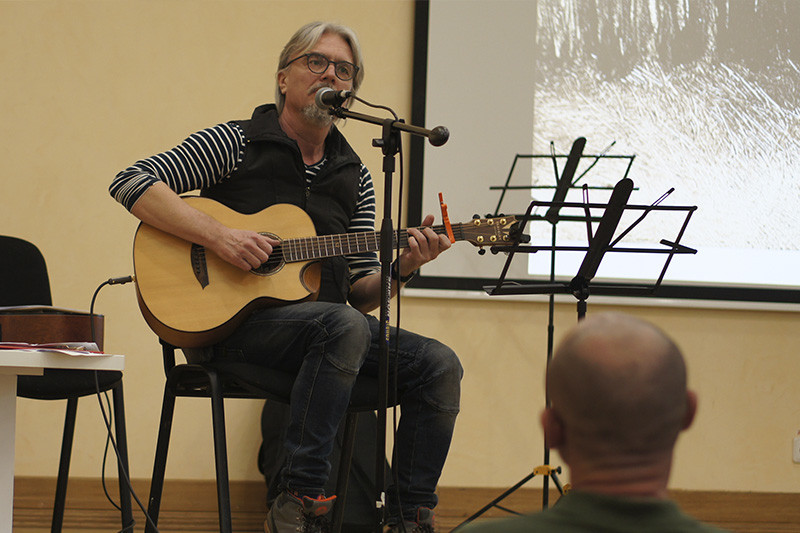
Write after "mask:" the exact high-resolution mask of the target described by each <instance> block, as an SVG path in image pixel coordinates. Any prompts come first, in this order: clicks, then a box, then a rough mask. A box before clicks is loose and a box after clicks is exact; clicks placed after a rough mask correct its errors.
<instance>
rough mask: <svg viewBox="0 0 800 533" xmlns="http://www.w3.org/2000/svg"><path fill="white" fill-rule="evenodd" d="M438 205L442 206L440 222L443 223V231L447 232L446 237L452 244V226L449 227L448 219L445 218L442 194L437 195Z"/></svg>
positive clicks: (445, 206) (453, 240)
mask: <svg viewBox="0 0 800 533" xmlns="http://www.w3.org/2000/svg"><path fill="white" fill-rule="evenodd" d="M439 205H440V206H442V222H443V223H444V229H445V230H447V237H448V238H449V239H450V243H451V244H452V243H454V242H456V238H455V237H454V236H453V226H451V225H450V217H448V216H447V204H446V203H444V198H443V197H442V193H439Z"/></svg>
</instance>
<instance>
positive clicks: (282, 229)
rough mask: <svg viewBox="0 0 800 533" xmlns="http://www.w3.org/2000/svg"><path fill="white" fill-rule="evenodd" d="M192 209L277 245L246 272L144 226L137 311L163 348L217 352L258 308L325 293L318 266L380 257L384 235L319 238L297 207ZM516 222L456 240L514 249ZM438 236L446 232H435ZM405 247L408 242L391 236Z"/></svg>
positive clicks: (138, 241) (475, 227) (465, 227)
mask: <svg viewBox="0 0 800 533" xmlns="http://www.w3.org/2000/svg"><path fill="white" fill-rule="evenodd" d="M184 200H185V201H187V202H189V203H190V204H191V205H192V207H194V208H196V209H198V210H200V211H202V212H204V213H206V214H208V215H210V216H212V217H213V218H215V219H216V220H218V221H219V222H221V223H223V224H225V225H226V226H229V227H235V228H240V229H248V230H252V231H257V232H259V233H262V234H263V235H268V236H270V237H273V238H275V239H277V240H279V241H280V244H279V245H278V246H276V247H274V249H273V252H272V254H271V255H270V257H269V260H268V261H267V262H266V263H264V264H263V265H261V266H260V267H258V268H254V269H252V270H250V271H244V270H241V269H239V268H236V267H234V266H233V265H231V264H230V263H228V262H226V261H224V260H222V259H220V258H219V257H218V256H217V255H216V254H214V253H210V252H209V253H206V250H205V248H204V247H202V246H199V245H197V244H193V243H190V242H188V241H185V240H183V239H181V238H179V237H175V236H173V235H171V234H169V233H166V232H164V231H161V230H159V229H156V228H154V227H153V226H150V225H148V224H145V223H141V224H140V225H139V227H138V229H137V230H136V235H135V237H134V244H133V263H134V273H135V281H136V295H137V299H138V301H139V308H140V309H141V312H142V315H143V316H144V318H145V321H146V322H147V324H148V325H149V326H150V328H151V329H152V330H153V331H154V332H155V333H156V334H157V335H158V336H159V337H160V338H161V339H163V340H164V341H166V342H168V343H170V344H173V345H175V346H180V347H184V348H194V347H201V346H208V345H210V344H214V343H216V342H218V341H220V340H222V339H224V338H225V337H227V336H228V335H230V334H231V333H232V332H233V330H234V329H235V328H236V327H237V326H238V325H239V324H241V322H242V321H243V320H244V319H245V318H246V317H247V315H248V314H249V313H250V312H251V311H253V310H254V309H256V308H260V307H264V306H274V305H285V304H289V303H294V302H300V301H304V300H310V299H314V298H315V297H316V295H317V293H318V291H319V288H320V264H319V260H320V259H324V258H326V257H335V256H340V255H347V254H355V253H360V252H373V251H377V250H378V249H379V247H380V233H379V232H361V233H345V234H340V235H320V236H316V235H315V229H314V224H313V222H312V221H311V219H310V218H309V216H308V214H306V213H305V211H303V210H302V209H300V208H299V207H297V206H294V205H290V204H276V205H273V206H270V207H268V208H266V209H264V210H263V211H260V212H258V213H255V214H251V215H244V214H241V213H238V212H236V211H234V210H232V209H230V208H228V207H226V206H225V205H223V204H221V203H219V202H216V201H214V200H211V199H208V198H201V197H185V198H184ZM515 224H516V219H515V218H514V217H513V216H506V217H496V218H475V219H473V220H471V221H470V222H467V223H463V224H452V226H451V228H452V230H451V231H452V239H451V240H455V241H461V240H465V241H469V242H471V243H472V244H474V245H475V246H479V247H483V246H502V245H511V244H512V242H513V239H512V238H511V232H512V231H513V230H514V229H516V226H515ZM432 228H433V230H434V231H435V232H436V233H438V234H440V235H448V234H449V232H448V227H446V226H444V225H442V226H432ZM393 237H394V240H395V246H396V245H397V244H398V241H399V245H400V247H401V248H403V247H406V246H407V243H408V234H407V232H406V231H405V230H400V231H397V232H395V234H394V236H393Z"/></svg>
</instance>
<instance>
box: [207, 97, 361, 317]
mask: <svg viewBox="0 0 800 533" xmlns="http://www.w3.org/2000/svg"><path fill="white" fill-rule="evenodd" d="M236 124H238V125H239V127H241V128H242V131H244V135H245V142H246V147H245V150H244V158H243V160H242V161H241V162H240V163H239V164H238V165H237V166H236V168H235V169H234V171H233V172H232V173H231V175H230V177H229V178H227V179H225V180H223V181H221V182H219V183H217V184H216V185H213V186H212V187H209V188H206V189H204V190H203V191H201V195H202V196H205V197H208V198H213V199H214V200H217V201H218V202H221V203H223V204H225V205H226V206H228V207H230V208H231V209H233V210H235V211H238V212H240V213H245V214H252V213H257V212H259V211H261V210H263V209H265V208H267V207H269V206H271V205H273V204H279V203H286V204H294V205H296V206H298V207H300V208H302V209H303V210H304V211H305V212H306V213H308V215H309V216H310V217H311V220H312V221H313V222H314V227H315V229H316V232H317V235H330V234H339V233H346V232H347V228H348V226H349V225H350V219H351V218H352V216H353V214H354V212H355V209H356V203H357V201H358V192H359V191H358V187H359V181H360V178H361V160H360V159H359V157H358V155H356V153H355V152H354V151H353V149H352V148H351V147H350V145H349V144H348V143H347V141H346V140H345V138H344V136H342V134H341V133H340V132H339V130H337V129H336V127H333V128H331V132H330V134H329V135H328V138H327V139H326V140H325V158H326V163H325V165H324V166H323V168H322V170H321V171H320V172H319V174H318V175H317V176H316V177H315V178H314V180H313V182H312V183H311V185H310V186H307V185H306V176H305V164H304V163H303V157H302V155H301V154H300V149H299V148H298V146H297V143H296V142H295V141H294V140H293V139H290V138H289V137H287V136H286V134H285V133H284V132H283V130H282V129H281V128H280V125H279V124H278V113H277V110H276V109H275V106H274V105H273V104H266V105H262V106H259V107H257V108H256V109H255V111H253V117H252V118H251V119H250V120H242V121H237V122H236ZM264 230H265V231H268V230H269V228H264ZM349 291H350V283H349V269H348V267H347V261H346V260H345V259H344V257H335V258H331V259H326V260H324V261H323V265H322V287H321V289H320V294H319V298H318V299H319V300H320V301H326V302H339V303H344V302H346V301H347V295H348V293H349Z"/></svg>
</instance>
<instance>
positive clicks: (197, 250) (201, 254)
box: [191, 243, 208, 289]
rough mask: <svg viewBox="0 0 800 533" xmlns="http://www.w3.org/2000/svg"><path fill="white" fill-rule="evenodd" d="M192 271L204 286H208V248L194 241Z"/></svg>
mask: <svg viewBox="0 0 800 533" xmlns="http://www.w3.org/2000/svg"><path fill="white" fill-rule="evenodd" d="M191 259H192V272H194V277H195V279H196V280H197V281H198V283H200V286H201V287H202V288H204V289H205V288H206V287H208V265H207V264H206V249H205V247H203V246H200V245H199V244H194V243H192V250H191Z"/></svg>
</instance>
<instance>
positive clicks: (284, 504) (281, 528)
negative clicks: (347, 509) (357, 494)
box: [264, 492, 336, 533]
mask: <svg viewBox="0 0 800 533" xmlns="http://www.w3.org/2000/svg"><path fill="white" fill-rule="evenodd" d="M335 501H336V496H331V497H330V498H325V499H321V500H315V499H314V498H309V497H308V496H303V497H302V498H298V497H297V496H293V495H291V494H288V493H286V492H282V493H281V494H280V495H279V496H278V497H277V498H275V503H273V504H272V507H271V508H270V510H269V512H268V513H267V520H266V521H265V522H264V531H265V533H330V531H331V525H330V521H329V520H328V516H327V515H328V512H330V510H331V509H333V503H334V502H335Z"/></svg>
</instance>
